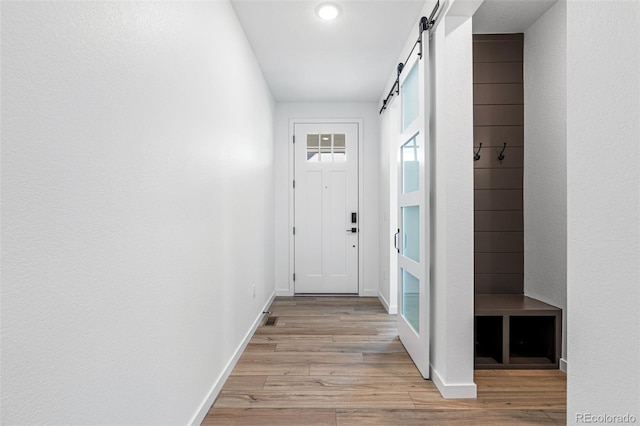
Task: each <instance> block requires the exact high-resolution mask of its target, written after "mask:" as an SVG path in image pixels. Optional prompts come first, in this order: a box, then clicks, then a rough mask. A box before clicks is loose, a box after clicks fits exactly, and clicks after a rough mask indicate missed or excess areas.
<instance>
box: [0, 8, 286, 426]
mask: <svg viewBox="0 0 640 426" xmlns="http://www.w3.org/2000/svg"><path fill="white" fill-rule="evenodd" d="M273 108H274V107H273V101H272V99H271V95H270V93H269V91H268V89H267V87H266V84H265V82H264V80H263V78H262V75H261V73H260V70H259V67H258V66H257V63H256V61H255V59H254V56H253V54H252V52H251V49H250V47H249V45H248V43H247V42H246V39H245V37H244V34H243V32H242V29H241V27H240V25H239V23H238V22H237V19H236V17H235V15H234V13H233V10H232V9H231V6H230V5H229V4H228V3H227V2H193V3H187V2H136V3H128V2H37V3H36V2H15V3H14V2H3V3H2V421H1V422H2V423H3V424H45V423H47V424H97V423H101V424H186V423H188V422H189V421H190V420H191V419H192V418H194V415H195V414H196V412H198V410H199V408H200V405H201V404H203V403H204V401H205V400H206V398H207V397H208V395H209V393H210V391H211V390H212V388H213V387H214V385H215V384H216V381H217V380H218V378H219V377H220V375H221V373H222V372H223V370H224V368H225V366H226V365H227V363H228V362H229V361H230V360H231V358H232V356H233V354H234V352H235V351H236V349H237V348H238V346H239V345H240V343H241V342H242V340H243V338H244V336H245V334H246V333H247V332H248V331H249V329H250V328H251V325H252V324H253V322H254V321H255V319H256V317H257V316H258V314H259V313H260V312H261V308H262V306H263V305H264V303H265V302H266V301H267V300H268V298H269V296H270V295H271V294H272V292H273V290H274V283H273V145H272V144H273ZM254 284H255V286H256V296H255V298H254V297H253V295H252V286H253V285H254ZM205 408H206V407H205Z"/></svg>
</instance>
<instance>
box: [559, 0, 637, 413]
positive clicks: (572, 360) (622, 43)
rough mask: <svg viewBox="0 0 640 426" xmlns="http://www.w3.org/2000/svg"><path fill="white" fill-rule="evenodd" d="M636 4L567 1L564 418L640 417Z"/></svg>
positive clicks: (632, 2)
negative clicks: (584, 415)
mask: <svg viewBox="0 0 640 426" xmlns="http://www.w3.org/2000/svg"><path fill="white" fill-rule="evenodd" d="M638 28H640V2H637V1H607V2H584V1H569V2H568V7H567V59H568V62H567V296H568V320H569V321H568V324H567V328H568V341H567V352H568V353H567V355H568V359H569V366H568V370H569V371H568V398H567V402H568V407H567V410H568V411H567V412H568V417H567V419H568V421H569V423H570V424H573V423H577V420H578V419H577V417H576V415H577V414H579V413H591V414H596V415H604V414H609V415H624V414H626V413H630V414H633V415H635V417H636V422H637V421H639V420H638V419H640V314H639V312H640V311H639V309H638V305H639V304H640V189H639V188H640V74H639V73H638V70H639V69H640V39H639V38H638V37H637V35H638Z"/></svg>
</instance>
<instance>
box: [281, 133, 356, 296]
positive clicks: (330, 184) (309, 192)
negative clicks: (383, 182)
mask: <svg viewBox="0 0 640 426" xmlns="http://www.w3.org/2000/svg"><path fill="white" fill-rule="evenodd" d="M293 131H294V141H295V143H294V157H295V164H294V166H295V173H294V176H295V180H294V200H295V201H294V203H295V206H294V209H295V219H294V229H293V232H294V247H295V249H294V259H295V261H294V288H295V292H296V293H298V294H301V293H354V294H355V293H358V233H359V225H358V224H359V222H360V217H359V213H358V124H357V123H296V124H294V130H293Z"/></svg>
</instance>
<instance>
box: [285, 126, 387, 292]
mask: <svg viewBox="0 0 640 426" xmlns="http://www.w3.org/2000/svg"><path fill="white" fill-rule="evenodd" d="M304 123H312V124H315V123H330V124H333V123H335V124H345V123H348V124H356V125H357V126H358V212H359V213H358V214H359V217H360V218H362V217H363V215H365V214H368V213H369V212H365V209H364V119H363V118H290V119H289V136H288V144H289V183H291V182H293V179H294V177H295V157H294V155H295V153H294V146H293V145H294V144H293V143H292V141H293V132H294V126H295V125H296V124H304ZM293 196H294V191H293V185H289V226H288V229H293V223H294V215H295V208H294V207H295V205H294V198H293ZM371 214H374V212H371ZM358 222H360V223H359V224H358V228H359V230H360V232H359V233H358V246H359V247H358V295H359V296H360V297H376V296H377V290H366V291H365V289H364V282H363V281H362V279H363V277H364V250H363V249H362V247H364V244H363V241H362V240H363V237H362V231H363V228H362V225H361V224H362V222H361V219H360V220H358ZM294 244H295V240H294V237H293V233H292V232H290V233H289V294H286V296H293V295H294V294H295V284H294V282H293V273H294V270H293V269H294V266H295V246H294ZM281 293H284V291H283V290H282V289H280V290H279V293H278V296H280V295H282V296H285V294H281Z"/></svg>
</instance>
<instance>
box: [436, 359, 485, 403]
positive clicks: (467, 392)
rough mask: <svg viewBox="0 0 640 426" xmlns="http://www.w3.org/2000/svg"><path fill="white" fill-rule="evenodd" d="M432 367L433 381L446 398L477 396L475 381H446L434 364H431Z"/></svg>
mask: <svg viewBox="0 0 640 426" xmlns="http://www.w3.org/2000/svg"><path fill="white" fill-rule="evenodd" d="M429 367H430V369H431V381H432V382H433V384H434V385H436V388H438V391H440V395H442V397H443V398H445V399H457V398H477V397H478V388H477V386H476V384H475V383H473V382H471V383H445V381H444V380H442V377H441V376H440V374H439V373H438V372H437V371H436V369H435V368H433V365H430V366H429Z"/></svg>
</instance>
